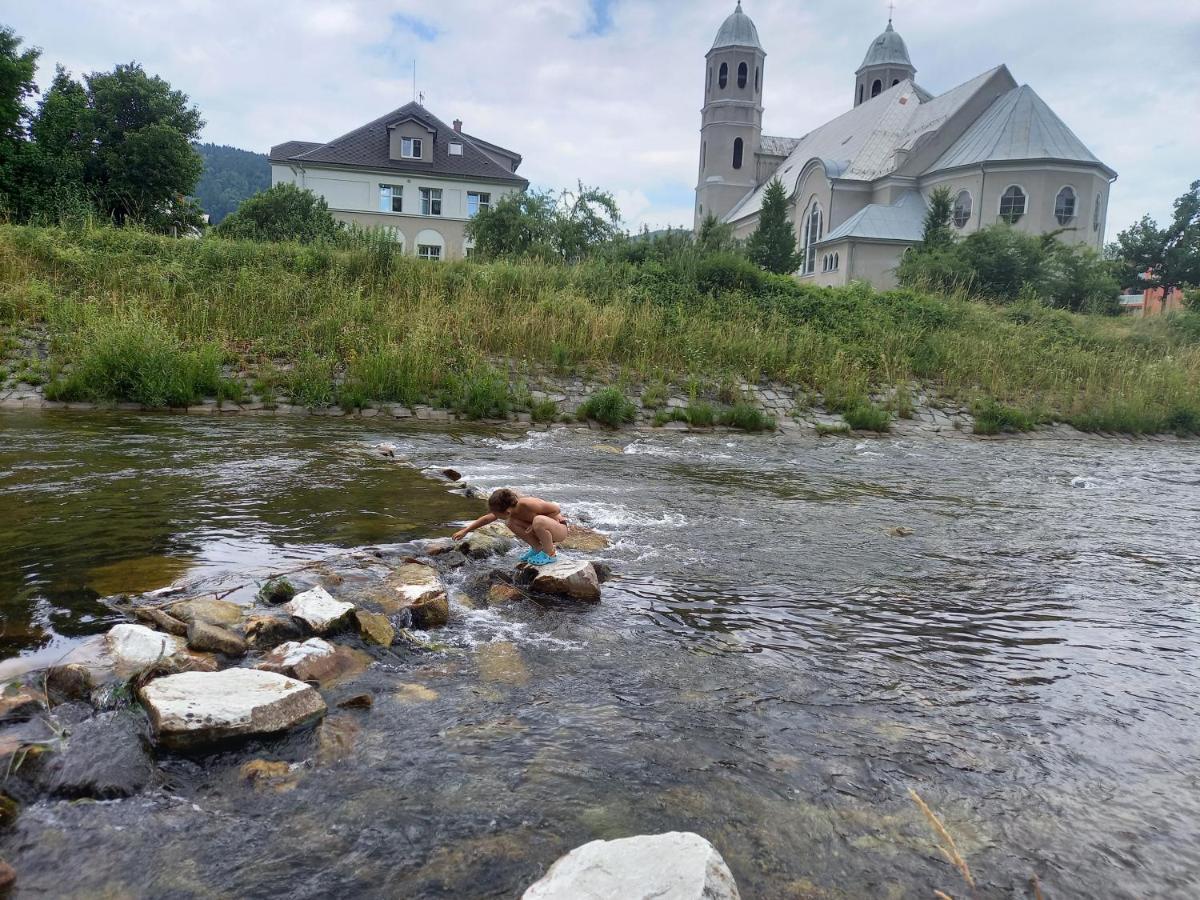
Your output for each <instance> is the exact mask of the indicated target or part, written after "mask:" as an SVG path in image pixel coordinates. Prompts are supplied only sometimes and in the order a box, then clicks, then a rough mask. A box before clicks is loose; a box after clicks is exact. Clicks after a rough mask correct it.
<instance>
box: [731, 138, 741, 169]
mask: <svg viewBox="0 0 1200 900" xmlns="http://www.w3.org/2000/svg"><path fill="white" fill-rule="evenodd" d="M733 167H734V168H735V169H740V168H741V167H742V139H741V138H734V139H733Z"/></svg>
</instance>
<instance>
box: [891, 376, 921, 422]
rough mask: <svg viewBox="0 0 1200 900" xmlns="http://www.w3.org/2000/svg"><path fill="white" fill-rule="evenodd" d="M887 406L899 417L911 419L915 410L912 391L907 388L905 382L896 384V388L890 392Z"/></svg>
mask: <svg viewBox="0 0 1200 900" xmlns="http://www.w3.org/2000/svg"><path fill="white" fill-rule="evenodd" d="M887 408H888V409H889V410H891V411H892V412H894V413H895V414H896V417H897V418H900V419H911V418H912V417H913V414H914V413H915V412H916V408H915V407H914V405H913V399H912V391H910V390H909V388H908V385H907V384H898V385H896V390H895V391H894V392H893V393H892V396H891V398H890V399H889V400H888V403H887Z"/></svg>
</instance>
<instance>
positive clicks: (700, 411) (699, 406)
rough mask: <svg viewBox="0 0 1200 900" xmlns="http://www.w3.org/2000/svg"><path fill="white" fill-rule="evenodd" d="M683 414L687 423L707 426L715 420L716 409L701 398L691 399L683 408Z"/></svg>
mask: <svg viewBox="0 0 1200 900" xmlns="http://www.w3.org/2000/svg"><path fill="white" fill-rule="evenodd" d="M684 414H685V415H686V416H687V421H688V424H689V425H692V426H694V427H696V428H707V427H709V426H710V425H713V424H715V423H716V421H717V411H716V409H714V408H713V405H712V404H711V403H705V402H704V401H703V400H693V401H692V402H691V403H689V404H688V408H687V409H686V410H684Z"/></svg>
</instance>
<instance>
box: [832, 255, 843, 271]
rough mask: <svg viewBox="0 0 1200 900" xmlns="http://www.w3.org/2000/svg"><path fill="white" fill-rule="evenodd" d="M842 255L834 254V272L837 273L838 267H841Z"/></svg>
mask: <svg viewBox="0 0 1200 900" xmlns="http://www.w3.org/2000/svg"><path fill="white" fill-rule="evenodd" d="M841 255H842V254H840V253H835V254H833V271H835V272H836V271H837V270H838V266H839V265H841V262H842V261H841Z"/></svg>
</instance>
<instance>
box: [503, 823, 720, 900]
mask: <svg viewBox="0 0 1200 900" xmlns="http://www.w3.org/2000/svg"><path fill="white" fill-rule="evenodd" d="M615 898H620V900H651V898H653V900H739V895H738V889H737V885H736V884H735V883H734V880H733V874H732V873H731V872H730V871H729V867H728V866H727V865H725V860H723V859H722V858H721V854H720V853H718V852H717V848H716V847H714V846H713V845H712V844H710V843H709V842H708V841H706V840H705V839H704V838H702V837H700V835H698V834H693V833H692V832H690V831H671V832H668V833H667V834H655V835H639V836H638V837H630V838H622V839H620V840H616V841H592V842H591V843H590V844H584V845H583V846H582V847H576V848H575V849H574V850H572V851H571V852H570V853H568V854H567V855H566V856H564V857H562V858H561V859H560V860H558V862H556V863H555V864H554V865H553V866H551V867H550V871H549V872H547V873H546V874H545V876H544V877H543V878H542V879H541V880H540V881H539V882H538V883H537V884H534V885H532V886H531V887H530V888H529V889H528V890H527V891H525V893H524V894H523V895H522V900H615Z"/></svg>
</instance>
